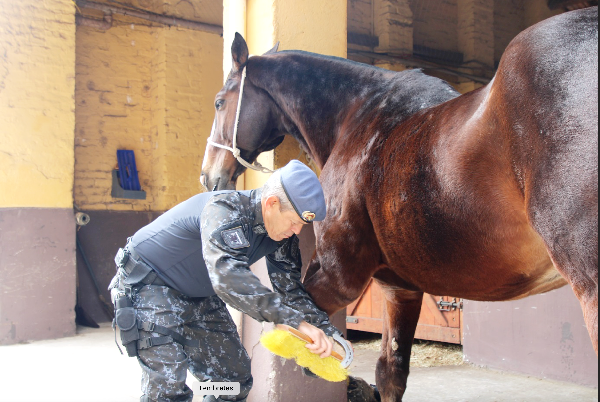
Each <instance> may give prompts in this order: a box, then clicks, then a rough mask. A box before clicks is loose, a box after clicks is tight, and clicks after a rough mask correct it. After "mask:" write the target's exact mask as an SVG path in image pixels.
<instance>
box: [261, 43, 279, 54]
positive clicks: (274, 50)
mask: <svg viewBox="0 0 600 402" xmlns="http://www.w3.org/2000/svg"><path fill="white" fill-rule="evenodd" d="M280 43H281V42H277V44H276V45H275V47H274V48H273V49H271V50H269V51H268V52H267V53H265V54H263V56H266V55H268V54H275V53H277V52H278V51H279V44H280Z"/></svg>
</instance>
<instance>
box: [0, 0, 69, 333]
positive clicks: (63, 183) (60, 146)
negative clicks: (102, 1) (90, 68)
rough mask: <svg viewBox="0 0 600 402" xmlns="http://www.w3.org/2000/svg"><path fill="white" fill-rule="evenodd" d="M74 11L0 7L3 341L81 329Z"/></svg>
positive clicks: (55, 3) (51, 3) (57, 2)
mask: <svg viewBox="0 0 600 402" xmlns="http://www.w3.org/2000/svg"><path fill="white" fill-rule="evenodd" d="M74 10H75V8H74V5H73V2H72V1H71V0H48V1H44V2H40V1H34V0H23V1H19V2H13V1H5V0H3V1H0V126H2V133H1V134H0V344H11V343H18V342H24V341H29V340H38V339H48V338H54V337H59V336H66V335H71V334H74V332H75V322H74V311H73V309H74V307H75V221H74V219H73V212H72V204H73V193H72V192H73V162H74V159H73V129H74V126H75V114H74V101H73V94H74V85H75V14H74Z"/></svg>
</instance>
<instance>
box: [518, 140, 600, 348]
mask: <svg viewBox="0 0 600 402" xmlns="http://www.w3.org/2000/svg"><path fill="white" fill-rule="evenodd" d="M596 152H597V148H596ZM596 155H597V153H596ZM595 159H596V162H595V166H596V172H597V165H598V164H597V157H596V158H595ZM585 171H586V169H583V168H578V169H575V170H573V169H569V168H568V167H564V166H562V168H561V169H556V170H554V172H553V174H552V175H548V176H546V179H547V180H537V182H538V183H544V184H545V186H543V185H540V186H539V188H535V189H533V195H532V198H531V200H530V202H529V216H530V219H531V222H532V224H533V227H534V228H535V229H536V230H537V232H538V233H539V234H540V235H541V236H542V238H543V239H544V241H545V243H546V247H547V248H548V251H549V253H550V256H551V257H552V260H553V262H554V265H555V266H556V268H557V269H558V271H559V272H560V273H561V274H562V275H563V276H564V277H565V278H566V279H567V280H568V281H569V283H570V285H571V287H572V288H573V291H574V292H575V295H576V296H577V298H578V299H579V302H580V303H581V307H582V309H583V313H584V317H585V322H586V325H587V328H588V331H589V334H590V337H591V339H592V344H593V346H594V349H595V351H596V354H598V176H597V173H596V174H595V175H594V174H592V175H591V176H593V177H586V176H585V174H584V172H585ZM551 172H552V171H551Z"/></svg>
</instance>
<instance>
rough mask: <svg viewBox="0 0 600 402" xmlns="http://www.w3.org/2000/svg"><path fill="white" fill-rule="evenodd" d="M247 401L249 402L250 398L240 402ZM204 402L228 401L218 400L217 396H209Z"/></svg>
mask: <svg viewBox="0 0 600 402" xmlns="http://www.w3.org/2000/svg"><path fill="white" fill-rule="evenodd" d="M247 400H248V398H245V399H242V400H239V401H238V402H246V401H247ZM203 402H227V401H224V400H223V399H221V398H217V397H216V396H213V395H207V396H205V397H204V401H203Z"/></svg>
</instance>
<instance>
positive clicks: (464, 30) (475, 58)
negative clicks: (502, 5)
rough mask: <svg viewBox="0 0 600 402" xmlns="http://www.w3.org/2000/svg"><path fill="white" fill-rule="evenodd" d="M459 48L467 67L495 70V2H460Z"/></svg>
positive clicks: (471, 0)
mask: <svg viewBox="0 0 600 402" xmlns="http://www.w3.org/2000/svg"><path fill="white" fill-rule="evenodd" d="M458 47H459V50H460V51H461V52H462V53H463V54H464V64H465V66H468V67H474V68H483V69H493V68H494V2H491V1H488V0H458Z"/></svg>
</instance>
